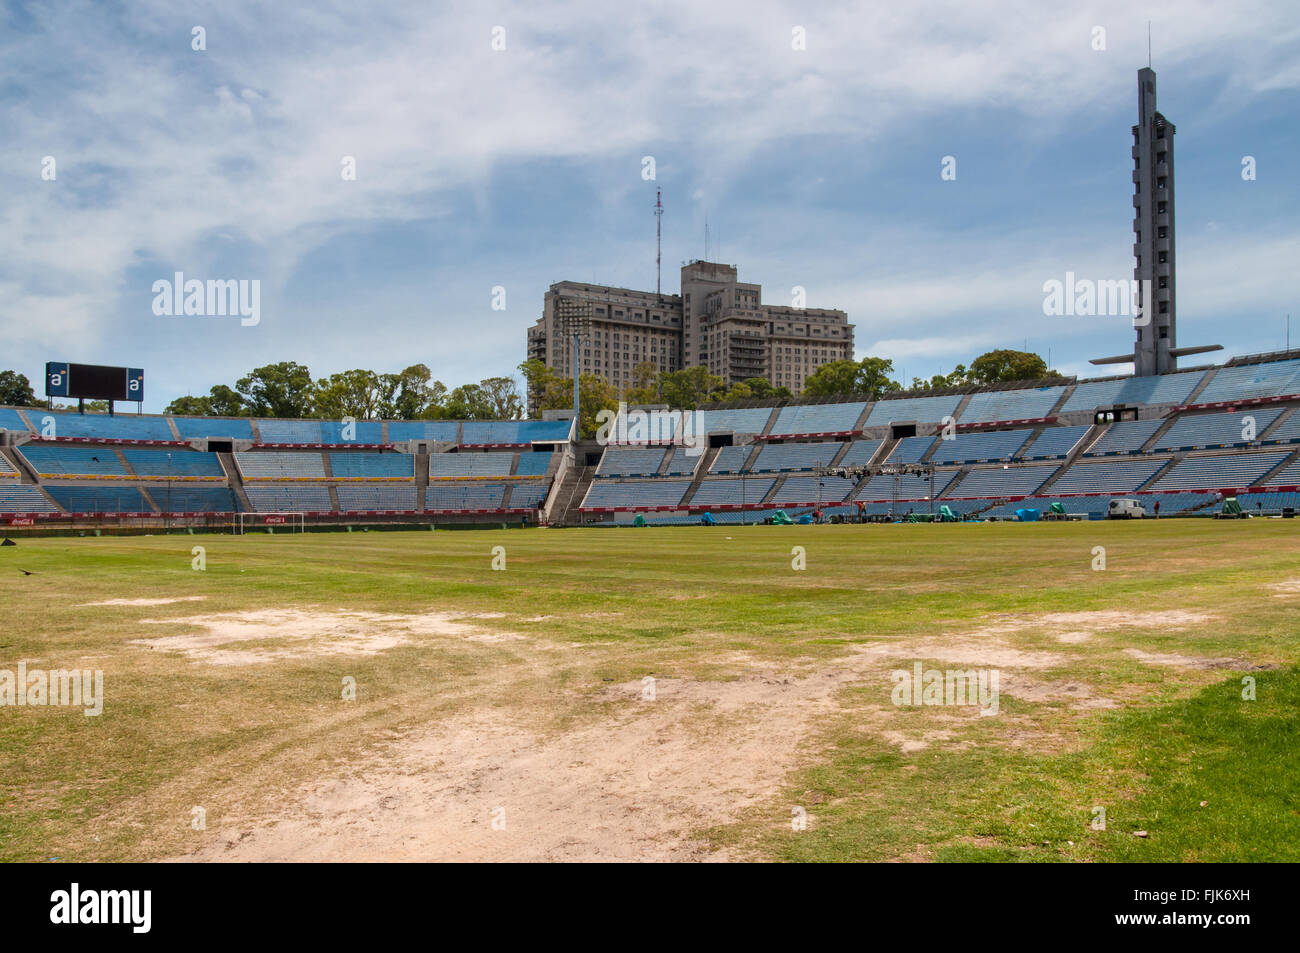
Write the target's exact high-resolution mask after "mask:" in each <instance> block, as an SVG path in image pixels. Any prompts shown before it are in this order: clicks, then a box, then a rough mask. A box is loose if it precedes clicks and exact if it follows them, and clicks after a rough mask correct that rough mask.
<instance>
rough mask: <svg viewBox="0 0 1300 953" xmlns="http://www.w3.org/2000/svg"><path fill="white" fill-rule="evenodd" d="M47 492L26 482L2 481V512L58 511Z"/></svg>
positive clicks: (0, 484) (0, 499)
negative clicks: (47, 496) (48, 497)
mask: <svg viewBox="0 0 1300 953" xmlns="http://www.w3.org/2000/svg"><path fill="white" fill-rule="evenodd" d="M58 511H59V510H58V507H57V506H55V505H54V504H53V503H51V502H50V501H49V500H48V499H47V498H46V497H45V494H44V493H42V492H41V491H40V490H38V489H37V488H36V487H34V486H31V485H30V484H26V483H0V513H57V512H58Z"/></svg>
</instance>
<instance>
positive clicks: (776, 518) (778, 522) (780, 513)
mask: <svg viewBox="0 0 1300 953" xmlns="http://www.w3.org/2000/svg"><path fill="white" fill-rule="evenodd" d="M772 525H774V526H793V525H794V520H792V519H790V517H789V516H787V515H786V512H785V510H777V511H776V512H775V513H773V514H772Z"/></svg>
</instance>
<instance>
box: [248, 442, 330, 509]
mask: <svg viewBox="0 0 1300 953" xmlns="http://www.w3.org/2000/svg"><path fill="white" fill-rule="evenodd" d="M258 456H262V454H258ZM244 492H245V493H247V494H248V502H249V504H250V505H251V506H252V507H253V510H254V512H257V513H276V512H284V513H328V512H330V511H331V510H333V509H334V507H333V505H332V504H331V503H330V491H329V487H325V486H315V485H310V484H301V483H297V484H295V483H250V484H247V485H246V486H245V487H244Z"/></svg>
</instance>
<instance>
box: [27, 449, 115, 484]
mask: <svg viewBox="0 0 1300 953" xmlns="http://www.w3.org/2000/svg"><path fill="white" fill-rule="evenodd" d="M19 452H20V453H22V455H23V456H24V457H26V458H27V462H28V463H30V464H31V465H32V469H34V470H35V471H36V472H37V473H39V474H41V476H51V477H76V476H121V477H124V476H127V475H128V474H127V472H126V467H124V466H123V465H122V461H121V460H119V459H118V458H117V454H116V453H114V452H113V451H112V449H109V448H106V447H78V446H67V445H63V444H44V443H28V444H24V445H23V446H22V447H21V448H20V450H19Z"/></svg>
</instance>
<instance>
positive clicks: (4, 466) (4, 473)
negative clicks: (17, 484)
mask: <svg viewBox="0 0 1300 953" xmlns="http://www.w3.org/2000/svg"><path fill="white" fill-rule="evenodd" d="M17 472H18V471H17V470H15V469H14V465H13V464H12V463H10V462H9V461H8V460H6V459H5V458H4V457H0V477H8V476H13V475H14V474H16V473H17Z"/></svg>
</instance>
